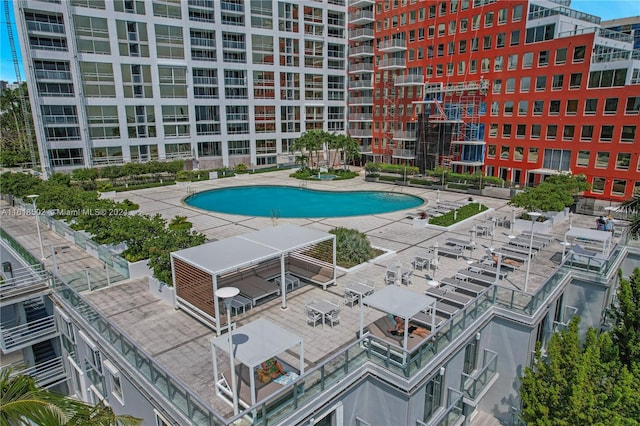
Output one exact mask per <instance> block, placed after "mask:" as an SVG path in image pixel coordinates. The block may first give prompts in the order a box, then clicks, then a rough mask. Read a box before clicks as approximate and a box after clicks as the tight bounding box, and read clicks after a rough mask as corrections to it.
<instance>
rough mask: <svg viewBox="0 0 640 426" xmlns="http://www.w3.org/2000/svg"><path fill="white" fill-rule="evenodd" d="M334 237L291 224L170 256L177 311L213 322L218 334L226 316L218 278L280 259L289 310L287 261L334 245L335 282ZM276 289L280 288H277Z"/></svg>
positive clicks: (281, 291)
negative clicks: (293, 254)
mask: <svg viewBox="0 0 640 426" xmlns="http://www.w3.org/2000/svg"><path fill="white" fill-rule="evenodd" d="M335 238H336V237H335V235H333V234H330V233H328V232H323V231H318V230H315V229H312V228H308V227H301V226H297V225H293V224H290V223H283V224H281V225H278V226H274V227H270V228H266V229H262V230H260V231H254V232H250V233H247V234H244V235H239V236H234V237H230V238H226V239H224V240H220V241H214V242H211V243H208V244H203V245H200V246H196V247H191V248H188V249H184V250H180V251H177V252H173V253H171V268H172V272H173V283H174V288H175V289H176V302H177V305H178V307H180V308H182V309H184V310H186V311H187V312H190V313H192V314H194V315H195V316H197V317H198V318H200V319H204V320H206V321H207V322H213V324H214V328H215V330H216V332H217V333H218V334H220V332H221V330H222V328H223V327H222V326H221V325H222V322H224V320H225V318H224V316H221V315H220V314H219V309H217V307H218V306H219V300H218V296H217V294H216V293H217V290H218V277H219V276H220V275H223V274H226V273H231V272H234V271H238V270H240V269H242V268H248V267H252V266H257V265H259V264H260V263H261V262H265V261H267V260H271V259H277V258H279V259H280V271H279V273H280V294H281V297H282V309H286V308H287V299H286V280H285V274H286V269H285V258H286V256H287V254H289V253H291V252H293V251H295V250H299V249H301V248H304V247H310V246H313V245H315V244H318V243H320V242H323V241H330V240H332V242H333V265H332V266H333V278H332V280H331V281H330V282H329V283H328V284H333V283H335V279H336V276H335V274H336V271H335V267H336V240H335ZM274 288H276V289H277V287H274Z"/></svg>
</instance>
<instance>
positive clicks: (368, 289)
mask: <svg viewBox="0 0 640 426" xmlns="http://www.w3.org/2000/svg"><path fill="white" fill-rule="evenodd" d="M374 291H375V284H374V283H373V282H372V281H370V282H368V283H367V284H361V283H349V284H347V285H346V286H345V288H344V304H345V306H346V305H350V306H351V307H353V305H354V304H355V303H360V300H362V298H363V297H365V296H368V295H370V294H372V293H373V292H374Z"/></svg>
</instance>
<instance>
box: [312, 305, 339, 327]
mask: <svg viewBox="0 0 640 426" xmlns="http://www.w3.org/2000/svg"><path fill="white" fill-rule="evenodd" d="M340 310H341V307H340V302H339V301H338V300H337V299H333V300H326V299H309V300H305V303H304V311H305V316H306V319H307V324H311V325H313V326H314V327H315V326H316V325H317V324H318V322H320V324H321V325H322V327H324V325H325V323H327V322H328V323H329V325H330V326H331V327H333V326H335V325H336V324H340Z"/></svg>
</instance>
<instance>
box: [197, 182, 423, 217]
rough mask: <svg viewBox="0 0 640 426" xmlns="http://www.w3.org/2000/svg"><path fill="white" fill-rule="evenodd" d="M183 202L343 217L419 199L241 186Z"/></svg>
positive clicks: (236, 210) (253, 212)
mask: <svg viewBox="0 0 640 426" xmlns="http://www.w3.org/2000/svg"><path fill="white" fill-rule="evenodd" d="M185 203H187V204H188V205H190V206H193V207H198V208H201V209H203V210H209V211H215V212H219V213H228V214H239V215H245V216H261V217H289V218H291V217H309V218H317V217H344V216H361V215H370V214H377V213H389V212H393V211H398V210H404V209H409V208H413V207H417V206H419V205H421V204H423V203H424V200H423V199H422V198H420V197H415V196H413V195H407V194H397V193H394V192H384V191H346V192H333V191H316V190H311V189H306V188H297V187H292V186H243V187H234V188H225V189H214V190H211V191H205V192H201V193H198V194H194V195H192V196H190V197H187V198H186V199H185Z"/></svg>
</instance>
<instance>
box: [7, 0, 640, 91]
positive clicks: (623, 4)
mask: <svg viewBox="0 0 640 426" xmlns="http://www.w3.org/2000/svg"><path fill="white" fill-rule="evenodd" d="M63 1H66V0H63ZM107 1H109V0H107ZM1 4H2V7H0V9H1V10H0V80H6V81H8V82H10V83H11V82H14V81H16V73H15V68H14V65H13V59H12V56H11V48H10V46H9V36H8V31H7V30H8V27H7V25H8V23H7V19H6V15H5V10H4V1H2V2H1ZM9 4H10V9H11V18H10V21H9V22H10V23H11V25H12V26H13V37H14V40H15V42H16V49H17V50H18V52H17V53H18V57H19V58H20V56H21V55H20V47H19V44H18V43H19V40H18V33H17V31H16V28H15V19H14V17H13V1H12V0H9ZM571 8H572V9H577V10H579V11H581V12H586V13H590V14H591V15H595V16H599V17H601V18H602V19H603V20H608V19H616V18H625V17H628V16H640V1H638V0H572V2H571ZM20 73H21V75H22V79H23V80H24V69H22V68H21V70H20Z"/></svg>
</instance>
